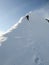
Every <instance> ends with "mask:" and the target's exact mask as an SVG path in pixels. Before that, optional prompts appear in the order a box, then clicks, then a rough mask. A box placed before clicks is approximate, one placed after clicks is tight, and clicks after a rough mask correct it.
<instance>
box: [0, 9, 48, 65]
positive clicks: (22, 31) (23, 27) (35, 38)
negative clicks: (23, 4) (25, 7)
mask: <svg viewBox="0 0 49 65" xmlns="http://www.w3.org/2000/svg"><path fill="white" fill-rule="evenodd" d="M46 14H47V13H46V12H45V11H44V10H37V11H35V12H30V13H29V14H28V15H29V21H30V22H29V21H28V20H27V18H26V15H27V14H26V15H25V16H23V17H22V18H21V19H20V20H19V22H18V23H17V24H15V25H14V26H12V27H11V28H10V29H9V30H8V31H7V33H5V34H4V35H3V36H1V37H0V43H1V44H2V46H1V45H0V65H49V23H48V22H47V21H46V20H45V19H44V18H45V15H46ZM46 17H47V16H46Z"/></svg>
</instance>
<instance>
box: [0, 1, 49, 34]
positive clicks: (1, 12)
mask: <svg viewBox="0 0 49 65" xmlns="http://www.w3.org/2000/svg"><path fill="white" fill-rule="evenodd" d="M48 2H49V0H0V34H1V33H3V32H5V31H7V30H8V29H9V28H10V27H11V26H13V25H14V24H15V23H17V22H18V21H19V19H20V17H22V16H24V15H25V14H26V13H28V12H29V11H34V10H37V9H40V8H42V7H44V6H45V5H46V4H47V3H48Z"/></svg>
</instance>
